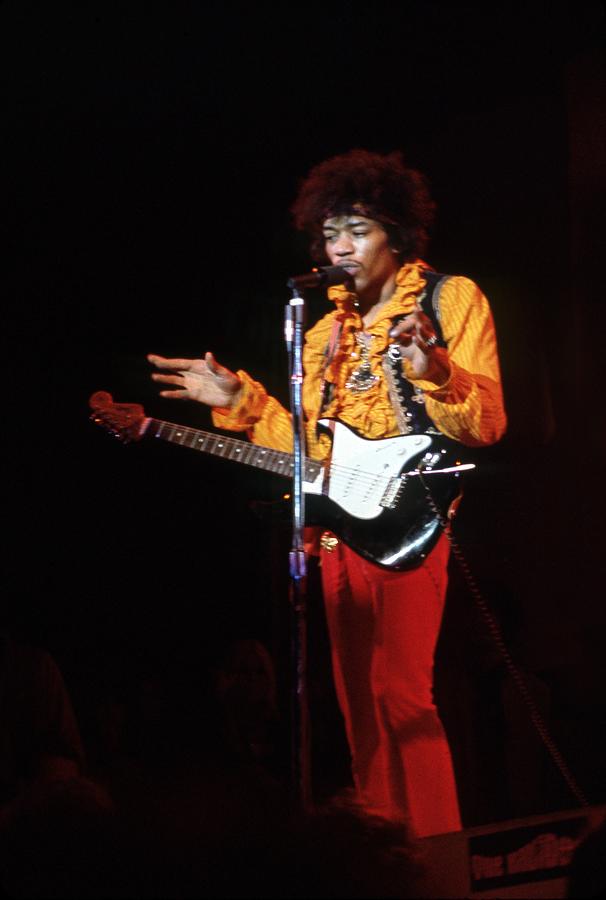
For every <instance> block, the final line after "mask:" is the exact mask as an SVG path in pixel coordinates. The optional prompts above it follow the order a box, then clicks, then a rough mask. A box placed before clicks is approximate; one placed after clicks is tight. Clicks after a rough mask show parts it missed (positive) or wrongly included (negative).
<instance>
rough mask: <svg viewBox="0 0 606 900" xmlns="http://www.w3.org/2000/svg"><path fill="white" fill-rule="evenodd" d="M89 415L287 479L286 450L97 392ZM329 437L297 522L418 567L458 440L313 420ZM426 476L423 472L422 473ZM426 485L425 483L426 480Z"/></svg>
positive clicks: (440, 512)
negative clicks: (378, 435)
mask: <svg viewBox="0 0 606 900" xmlns="http://www.w3.org/2000/svg"><path fill="white" fill-rule="evenodd" d="M89 403H90V406H91V409H92V410H93V413H92V415H91V419H92V420H93V421H94V422H95V423H96V424H98V425H101V426H103V427H104V428H106V429H107V430H108V431H109V432H111V433H112V434H115V435H116V436H118V437H120V438H121V439H122V440H124V441H126V442H128V441H132V440H140V439H141V438H143V437H152V438H159V439H160V440H163V441H169V442H170V443H173V444H179V445H180V446H181V447H189V448H190V449H192V450H200V451H201V452H202V453H210V454H212V455H214V456H220V457H223V458H224V459H227V460H231V461H233V462H239V463H243V464H244V465H246V466H254V467H255V468H256V469H265V470H266V471H268V472H273V473H274V474H276V475H282V476H286V477H290V478H292V476H293V472H294V457H293V454H291V453H284V452H282V451H280V450H272V449H270V448H269V447H260V446H258V445H257V444H252V443H250V442H249V441H242V440H238V439H235V438H231V437H224V436H223V435H219V434H216V433H213V432H209V431H200V430H199V429H197V428H189V427H186V426H183V425H175V424H174V423H172V422H165V421H162V420H161V419H153V418H150V417H148V416H146V415H145V412H144V410H143V407H142V406H140V405H139V404H135V403H115V402H114V400H113V398H112V396H111V394H108V393H107V392H105V391H98V392H97V393H95V394H93V395H92V397H91V398H90V401H89ZM318 424H319V427H321V428H322V429H323V430H325V431H327V432H328V433H329V434H330V436H331V438H332V452H331V455H330V458H329V459H326V460H316V459H309V458H306V459H305V460H304V461H303V466H302V468H303V491H304V493H305V495H306V496H305V521H306V524H308V525H315V524H317V525H322V526H323V527H324V528H326V529H328V530H330V531H332V532H334V533H335V534H336V535H337V537H339V538H340V539H341V540H342V541H344V542H345V543H346V544H347V545H348V546H349V547H351V548H352V550H355V552H356V553H358V554H359V555H360V556H362V557H364V558H365V559H367V560H369V561H370V562H373V563H376V564H377V565H379V566H382V567H384V568H387V569H396V570H405V569H413V568H415V567H416V566H419V565H420V564H421V563H422V562H423V560H424V559H425V557H426V556H427V555H428V553H429V552H430V551H431V550H432V548H433V547H434V546H435V544H436V543H437V541H438V539H439V537H440V535H441V533H442V531H443V521H444V517H445V516H446V515H447V511H448V507H449V506H450V504H451V503H452V501H453V500H454V499H455V498H456V497H457V496H458V495H459V494H460V492H461V482H460V477H461V472H463V471H464V470H467V469H473V468H475V466H474V465H473V464H472V463H471V464H470V463H467V464H464V463H462V462H461V461H460V459H459V458H458V456H459V454H460V452H461V445H460V444H457V443H456V442H455V441H451V440H449V439H448V438H446V437H444V436H443V435H440V434H406V435H398V436H397V437H391V438H382V439H380V440H369V439H368V438H365V437H361V436H360V435H359V434H357V433H356V432H355V431H353V429H351V428H350V427H349V426H348V425H345V424H344V423H343V422H340V421H339V420H337V419H321V420H320V422H319V423H318ZM430 476H431V477H430ZM429 482H431V484H429Z"/></svg>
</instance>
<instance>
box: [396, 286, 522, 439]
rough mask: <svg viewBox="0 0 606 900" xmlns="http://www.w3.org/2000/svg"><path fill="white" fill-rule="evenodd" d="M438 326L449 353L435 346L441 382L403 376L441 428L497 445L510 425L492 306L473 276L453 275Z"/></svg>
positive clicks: (442, 300) (444, 291) (454, 435)
mask: <svg viewBox="0 0 606 900" xmlns="http://www.w3.org/2000/svg"><path fill="white" fill-rule="evenodd" d="M440 324H441V326H442V332H443V336H444V340H445V341H446V344H447V347H448V349H447V350H446V349H443V348H436V350H434V354H435V356H436V363H437V367H436V369H437V371H442V372H443V373H445V375H446V377H445V379H441V380H440V381H441V383H436V382H434V381H431V380H428V379H426V378H415V377H414V376H413V375H412V373H411V371H410V367H409V365H408V364H407V363H406V369H405V374H406V377H407V378H409V379H410V381H412V382H413V383H414V384H415V385H417V386H418V387H420V388H421V389H422V390H423V392H424V393H425V399H426V404H427V412H428V414H429V415H430V416H431V418H432V419H433V421H434V422H435V424H436V426H437V428H438V429H439V430H440V431H442V432H443V433H444V434H446V435H447V436H448V437H451V438H453V439H454V440H457V441H461V443H463V444H466V445H467V446H472V447H473V446H485V445H489V444H493V443H495V442H496V441H498V440H499V438H501V437H502V435H503V434H504V432H505V428H506V425H507V417H506V413H505V407H504V403H503V392H502V388H501V375H500V369H499V359H498V354H497V339H496V332H495V327H494V322H493V318H492V313H491V311H490V307H489V305H488V300H487V299H486V297H485V296H484V294H483V293H482V291H481V290H480V288H479V287H478V286H477V285H476V284H475V283H474V282H473V281H471V280H470V279H469V278H464V277H462V276H454V277H452V278H450V279H449V280H448V281H446V282H445V284H444V286H443V287H442V291H441V294H440Z"/></svg>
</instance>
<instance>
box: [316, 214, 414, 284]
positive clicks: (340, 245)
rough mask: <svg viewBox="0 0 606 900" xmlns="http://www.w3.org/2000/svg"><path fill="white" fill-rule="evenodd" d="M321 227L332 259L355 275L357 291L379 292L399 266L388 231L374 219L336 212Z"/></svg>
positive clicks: (327, 252)
mask: <svg viewBox="0 0 606 900" xmlns="http://www.w3.org/2000/svg"><path fill="white" fill-rule="evenodd" d="M322 227H323V232H324V247H325V249H326V254H327V256H328V258H329V260H330V262H331V263H332V265H333V266H341V267H342V268H344V269H347V271H348V272H349V273H350V274H351V275H352V276H353V277H354V279H355V283H356V293H357V294H358V295H360V296H364V295H365V294H369V293H375V292H377V291H379V292H380V290H381V288H382V287H383V286H384V285H385V283H386V282H387V281H389V280H390V279H392V278H393V276H394V275H395V273H396V272H397V271H398V269H399V268H400V265H401V263H400V261H399V257H398V255H397V254H396V253H394V250H393V248H392V247H391V246H390V244H389V238H388V235H387V232H386V231H385V229H384V228H383V226H382V225H381V224H380V222H377V221H376V220H375V219H367V218H366V217H365V216H358V215H350V216H335V217H334V218H332V219H326V221H325V222H324V225H323V226H322Z"/></svg>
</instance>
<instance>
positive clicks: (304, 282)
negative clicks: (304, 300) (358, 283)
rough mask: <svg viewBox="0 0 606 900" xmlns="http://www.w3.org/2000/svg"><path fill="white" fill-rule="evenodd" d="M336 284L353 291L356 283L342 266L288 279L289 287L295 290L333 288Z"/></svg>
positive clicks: (324, 268) (325, 268)
mask: <svg viewBox="0 0 606 900" xmlns="http://www.w3.org/2000/svg"><path fill="white" fill-rule="evenodd" d="M335 284H344V285H345V287H346V288H347V289H348V290H350V291H353V290H354V288H355V281H354V278H353V275H351V273H350V272H348V271H347V269H344V268H343V267H342V266H321V267H320V268H319V269H314V270H313V271H312V272H309V273H308V274H306V275H294V276H293V277H292V278H289V279H288V282H287V285H288V287H289V288H292V289H293V290H305V288H315V287H332V286H333V285H335Z"/></svg>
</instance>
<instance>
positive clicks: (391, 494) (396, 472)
mask: <svg viewBox="0 0 606 900" xmlns="http://www.w3.org/2000/svg"><path fill="white" fill-rule="evenodd" d="M320 426H321V427H323V428H324V429H326V430H328V431H329V432H330V433H331V434H332V439H333V450H332V457H331V465H330V470H329V473H328V474H325V476H324V479H323V481H324V484H322V485H321V486H319V485H317V484H315V483H314V485H312V486H309V485H306V486H305V493H306V497H305V519H306V522H307V524H309V525H316V524H317V525H321V526H322V527H323V528H326V529H328V530H329V531H332V532H334V533H335V535H336V536H337V537H339V538H340V539H341V540H342V541H343V542H344V543H345V544H347V545H348V546H349V547H351V549H352V550H354V551H355V552H356V553H358V554H359V555H360V556H362V557H363V558H364V559H366V560H368V561H369V562H372V563H376V564H377V565H379V566H382V567H384V568H387V569H394V570H398V571H403V570H406V569H413V568H416V567H417V566H419V565H421V563H422V562H423V560H424V559H425V558H426V557H427V555H428V554H429V553H430V552H431V550H432V549H433V548H434V547H435V545H436V543H437V542H438V540H439V538H440V535H441V534H442V532H443V528H442V525H441V524H440V516H442V517H444V518H445V517H446V516H447V513H448V508H449V506H450V504H451V503H452V501H453V500H455V499H456V498H457V497H458V496H459V494H460V493H461V474H460V473H459V472H458V471H454V472H449V473H446V474H438V472H436V473H435V474H433V475H432V472H433V471H434V470H435V469H438V468H440V469H442V468H451V467H452V468H455V467H456V466H457V464H458V462H459V456H460V452H461V449H462V448H461V445H460V444H457V443H456V442H454V441H450V440H449V439H448V438H445V437H443V436H442V435H438V434H421V435H399V436H397V437H394V438H385V439H382V440H368V439H367V438H363V437H361V436H360V435H358V434H356V433H355V432H354V431H352V430H351V429H350V428H348V426H346V425H344V424H343V423H342V422H338V421H336V420H322V421H321V422H320ZM421 464H423V466H424V467H425V466H427V468H426V469H425V472H426V474H425V475H424V477H423V481H422V480H421V478H420V477H419V476H418V475H416V474H412V475H406V474H405V473H407V472H415V471H416V470H417V469H418V467H419V465H421ZM335 473H345V474H339V475H338V476H337V477H335ZM369 473H373V475H372V476H371V475H370V474H369ZM423 482H424V483H425V485H426V487H427V488H429V490H430V491H431V498H432V500H433V502H434V503H435V504H436V506H437V508H438V509H439V511H440V516H438V514H437V513H436V511H435V509H434V508H433V507H432V505H431V504H430V502H429V499H428V495H427V490H426V487H425V486H424V483H423ZM318 487H321V490H320V491H318ZM389 501H391V502H389ZM386 504H389V505H386Z"/></svg>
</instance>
